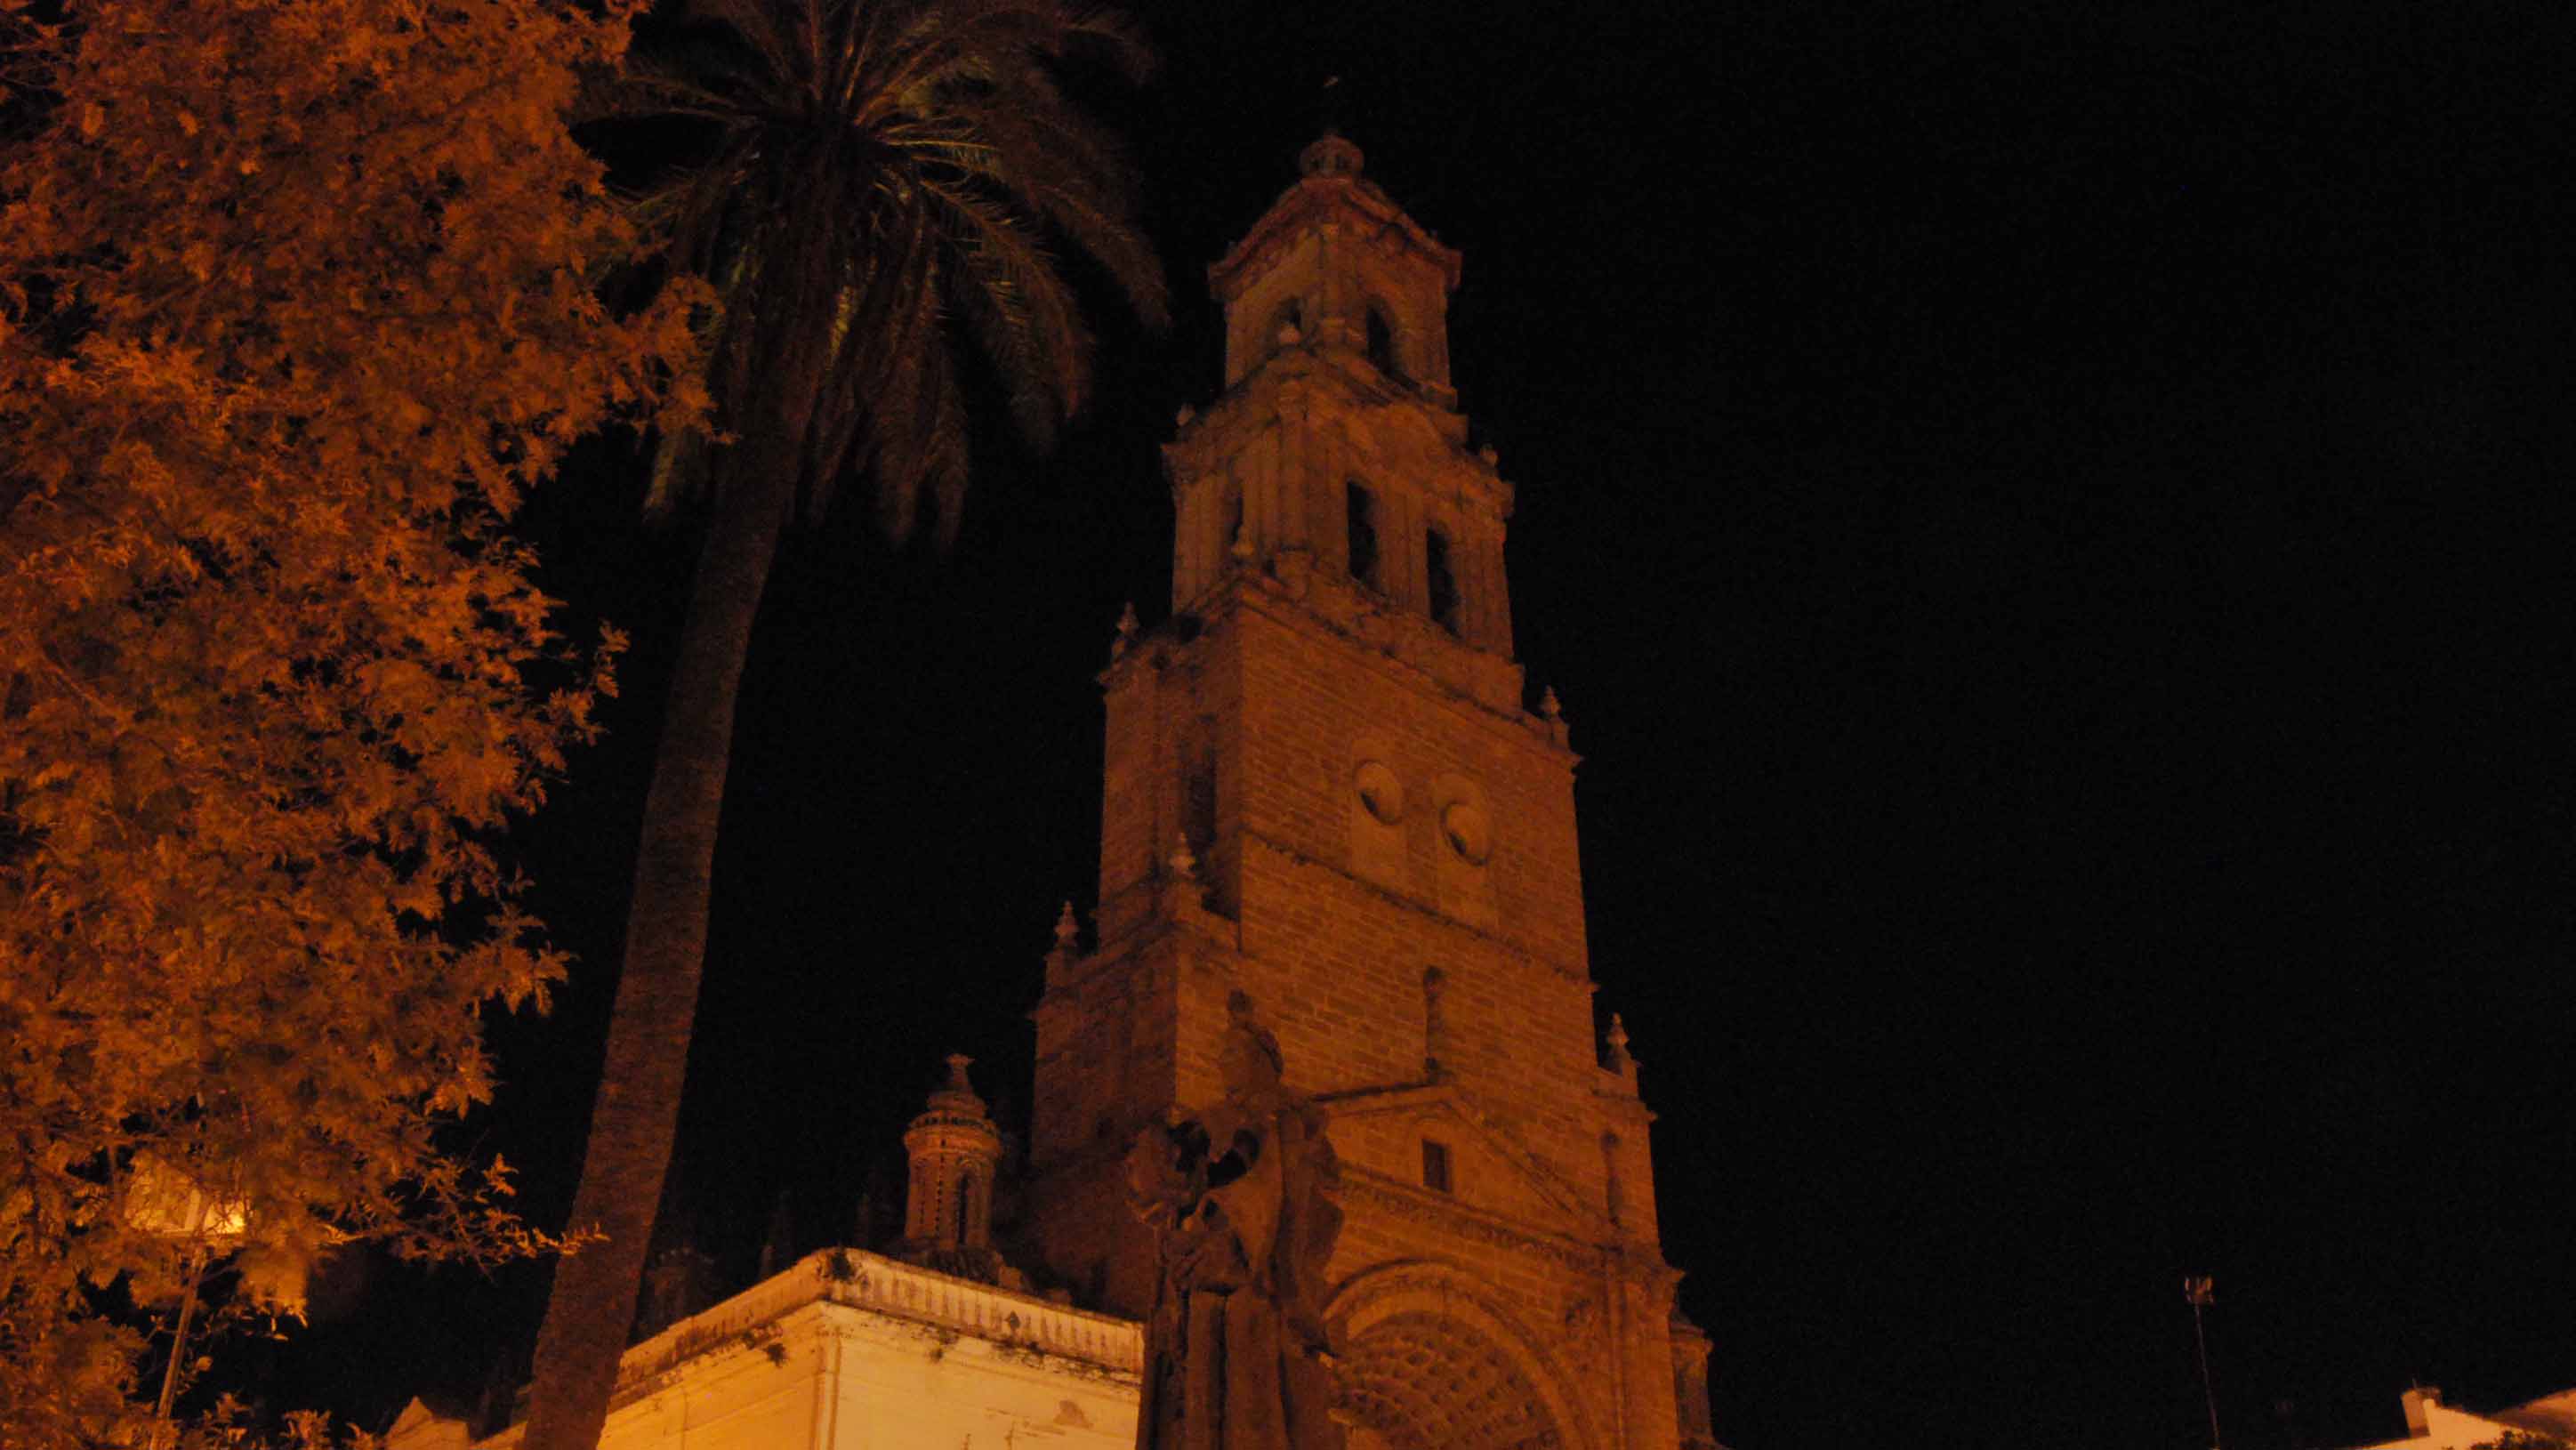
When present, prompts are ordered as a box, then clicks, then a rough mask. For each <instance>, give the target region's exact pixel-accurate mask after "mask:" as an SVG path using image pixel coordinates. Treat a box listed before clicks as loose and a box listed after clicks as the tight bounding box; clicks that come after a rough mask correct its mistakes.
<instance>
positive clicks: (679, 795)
mask: <svg viewBox="0 0 2576 1450" xmlns="http://www.w3.org/2000/svg"><path fill="white" fill-rule="evenodd" d="M1095 54H1096V55H1098V56H1101V57H1103V58H1106V59H1107V60H1109V61H1111V62H1114V63H1115V64H1117V65H1118V66H1120V67H1121V68H1122V69H1123V70H1124V72H1125V73H1126V74H1127V76H1128V77H1129V78H1130V79H1131V80H1140V79H1142V77H1143V74H1144V71H1145V69H1146V67H1147V65H1148V60H1149V58H1148V56H1147V54H1146V51H1145V49H1144V47H1143V45H1142V44H1141V43H1140V42H1139V41H1138V40H1137V39H1136V38H1135V37H1134V35H1133V34H1132V33H1131V32H1130V31H1129V30H1128V29H1127V28H1126V27H1125V25H1124V23H1123V22H1122V21H1120V20H1119V19H1118V18H1117V17H1115V16H1112V15H1107V14H1103V13H1099V12H1091V11H1083V10H1076V9H1074V8H1072V7H1071V6H1069V5H1067V4H1065V3H1062V0H699V3H697V4H695V5H694V6H692V7H691V13H689V14H686V15H684V16H683V17H682V19H681V23H680V24H679V26H678V27H677V29H676V32H675V43H674V45H673V46H672V47H670V48H669V50H668V51H667V52H665V53H663V54H661V55H659V56H647V57H641V58H639V60H638V62H637V65H636V68H635V70H634V73H633V74H632V75H630V76H629V77H628V78H627V79H626V81H625V82H624V83H623V86H622V94H621V104H620V105H619V107H618V109H619V110H620V111H621V112H623V113H626V114H630V115H633V114H656V115H662V116H671V117H680V118H686V119H687V120H689V121H691V122H693V123H695V124H696V125H697V126H698V127H700V128H701V134H702V135H703V136H704V137H705V138H706V142H707V146H706V150H705V151H704V152H703V159H702V160H699V161H697V162H696V163H695V164H692V165H690V166H688V167H686V168H684V169H682V170H681V171H680V172H678V173H677V174H676V175H675V176H674V177H673V178H672V179H671V180H670V181H669V182H668V183H667V184H665V185H662V186H660V187H659V188H657V189H656V190H654V191H652V192H651V193H649V194H648V195H647V196H646V197H644V198H643V200H642V205H643V207H644V209H645V214H646V215H647V216H648V217H649V218H651V219H652V220H653V221H655V222H656V223H657V225H658V227H659V231H658V235H660V236H661V237H662V238H663V239H664V240H665V241H666V243H667V251H666V253H665V256H666V258H667V261H668V263H669V264H670V266H671V267H672V268H673V269H674V270H684V271H686V272H690V273H694V274H695V275H697V276H698V277H700V278H703V279H704V280H705V281H706V282H707V283H708V284H709V285H710V286H711V287H712V289H713V292H714V307H713V310H712V314H711V315H712V318H713V320H712V322H711V324H710V326H711V334H710V336H709V338H708V342H709V361H708V374H707V383H708V391H709V394H710V396H711V398H712V399H713V401H714V404H715V416H716V422H717V423H718V424H719V425H720V426H721V428H722V429H723V430H724V434H707V435H699V436H686V437H679V438H671V439H666V440H665V441H664V445H663V447H662V448H661V449H660V450H659V452H658V454H657V456H656V460H655V466H654V479H653V490H652V498H651V505H652V506H656V507H660V506H667V505H668V504H669V503H671V502H672V501H673V500H674V499H675V498H677V497H678V496H680V495H681V494H683V493H684V492H687V491H689V490H690V489H692V488H705V489H708V490H711V491H712V495H713V507H712V509H711V510H710V511H709V523H708V525H707V535H706V540H705V543H704V545H703V552H702V553H701V555H700V557H699V561H698V567H697V574H696V578H695V580H694V581H693V583H692V585H691V592H690V596H689V607H688V615H687V620H686V623H685V624H684V625H683V626H682V631H681V637H680V649H679V656H678V659H677V662H676V665H675V670H674V675H673V679H672V683H671V687H670V699H669V701H668V703H667V705H666V707H665V715H664V720H663V728H662V737H661V742H660V745H659V748H658V754H657V756H656V758H655V761H654V768H653V782H652V785H651V788H650V790H649V792H648V793H647V795H646V797H645V806H644V829H643V839H642V843H641V846H640V848H639V852H638V857H637V861H636V867H635V892H634V899H633V901H632V903H631V904H630V906H629V908H628V915H627V926H626V949H625V965H624V970H623V973H622V975H621V976H620V978H619V980H618V987H617V1000H616V1005H615V1008H614V1010H613V1015H612V1017H611V1019H610V1023H609V1034H608V1056H607V1063H606V1067H605V1070H604V1075H603V1077H602V1079H601V1082H600V1087H599V1096H598V1099H597V1101H596V1103H595V1105H594V1106H593V1108H592V1110H591V1129H590V1141H589V1145H588V1148H587V1150H586V1153H585V1156H584V1159H583V1163H582V1176H581V1185H580V1188H579V1190H578V1192H577V1194H576V1196H575V1198H574V1200H573V1212H572V1224H573V1226H574V1227H575V1228H576V1229H577V1230H579V1229H596V1230H598V1231H600V1232H601V1233H603V1234H604V1235H605V1239H604V1241H603V1242H599V1243H595V1244H592V1245H589V1246H588V1247H585V1248H583V1249H582V1250H581V1251H580V1252H578V1253H576V1254H574V1255H572V1256H571V1257H569V1258H567V1259H565V1260H563V1261H562V1262H561V1263H560V1264H559V1265H558V1266H557V1268H556V1270H555V1282H554V1289H553V1294H552V1297H551V1298H550V1299H549V1301H548V1303H547V1306H546V1318H545V1326H544V1328H543V1330H542V1332H541V1333H540V1335H539V1338H538V1341H537V1352H536V1366H535V1382H534V1384H533V1385H532V1386H531V1389H532V1394H533V1405H532V1409H531V1414H530V1418H529V1422H528V1432H527V1440H526V1445H527V1450H592V1447H593V1446H595V1445H596V1444H597V1442H598V1438H599V1432H600V1427H601V1425H602V1424H603V1422H604V1421H605V1419H606V1416H607V1410H608V1400H609V1395H610V1393H611V1391H612V1390H613V1389H614V1387H615V1381H616V1372H617V1361H618V1356H619V1354H620V1352H621V1351H622V1350H623V1349H624V1348H625V1344H626V1332H627V1328H628V1326H629V1324H630V1323H631V1321H632V1319H633V1316H634V1312H635V1301H636V1292H637V1286H638V1284H639V1282H640V1280H641V1277H642V1273H643V1266H644V1253H645V1246H646V1241H647V1239H648V1237H649V1234H650V1232H651V1228H652V1215H653V1206H654V1204H655V1203H656V1202H657V1201H658V1200H659V1198H660V1196H661V1186H662V1179H663V1175H664V1171H665V1169H666V1168H667V1167H668V1165H669V1162H670V1156H671V1143H672V1136H673V1132H674V1128H675V1124H676V1122H677V1118H678V1112H679V1103H680V1088H681V1080H682V1075H683V1069H684V1067H685V1065H686V1060H687V1057H688V1046H689V1032H690V1025H691V1019H692V1017H693V1016H694V1014H695V1011H696V1006H697V996H698V976H699V970H700V966H701V961H702V957H703V953H704V948H705V942H706V922H707V896H708V880H709V871H710V867H711V866H712V863H713V860H714V854H715V843H716V824H717V816H718V812H719V810H720V808H721V806H722V803H723V797H724V781H725V766H726V759H727V755H728V753H729V751H730V748H731V745H732V738H733V712H734V696H735V689H736V686H737V684H738V682H739V681H740V680H741V677H742V666H743V658H744V655H745V652H746V650H747V647H748V645H749V642H750V636H751V625H752V617H753V615H754V614H755V612H756V611H757V609H758V606H759V603H760V596H761V591H762V589H763V587H764V586H765V584H766V582H767V580H768V576H769V570H770V566H771V562H772V560H773V558H774V556H775V555H776V553H777V550H778V545H779V541H780V538H781V535H782V533H783V531H784V530H785V529H786V528H787V527H788V525H789V524H790V523H791V521H792V520H793V519H794V518H795V517H796V516H797V515H799V514H800V513H801V514H803V515H806V516H810V515H811V514H812V513H813V512H814V511H815V510H818V509H820V508H821V507H823V506H824V505H825V504H826V503H828V502H829V500H830V497H831V494H832V491H833V487H834V485H835V484H836V483H837V482H838V481H839V480H841V479H842V478H844V477H856V478H863V479H866V480H868V481H869V482H871V483H872V484H873V485H874V489H875V494H876V500H877V504H878V507H879V512H880V518H881V521H882V522H883V524H884V525H885V527H886V528H887V530H888V531H889V532H891V533H892V534H894V535H895V536H897V537H902V536H905V535H908V534H910V533H912V532H913V531H914V529H915V526H916V523H917V522H918V521H919V520H920V519H921V517H922V515H923V513H924V512H925V504H927V505H928V511H929V512H931V513H932V514H933V515H934V516H935V520H936V529H937V532H938V534H939V537H940V538H941V540H942V542H943V543H944V542H945V541H946V540H947V539H948V538H950V537H951V536H953V533H954V531H955V528H956V525H957V514H958V505H959V503H960V501H961V498H962V496H963V493H964V490H965V486H966V480H967V457H966V443H965V427H964V423H965V410H964V407H963V405H962V402H961V398H960V393H959V386H958V383H959V379H958V367H959V358H958V355H957V348H958V344H959V342H960V340H961V339H960V338H959V337H958V336H956V334H957V333H959V332H960V331H962V333H963V335H964V339H971V342H972V343H973V344H974V345H975V346H976V347H978V348H979V349H980V350H981V352H982V353H983V354H984V355H985V356H986V357H987V358H988V359H989V360H990V362H991V363H992V365H993V368H992V371H993V373H994V374H995V375H996V376H997V377H998V378H999V379H1000V380H1001V382H1002V384H1003V386H1004V387H1005V388H1006V389H1007V390H1008V393H1009V397H1010V404H1011V410H1012V414H1013V416H1014V418H1015V419H1016V421H1017V422H1018V424H1019V425H1020V428H1021V431H1022V432H1023V433H1024V435H1026V436H1027V437H1028V438H1029V439H1030V440H1031V441H1032V442H1033V443H1036V444H1038V445H1041V446H1042V445H1044V444H1045V443H1046V442H1047V441H1049V439H1050V437H1051V434H1052V431H1053V429H1054V427H1055V425H1056V424H1057V422H1058V421H1059V420H1060V419H1061V418H1063V417H1064V416H1066V415H1068V414H1070V413H1072V412H1073V411H1075V410H1076V409H1078V408H1079V407H1080V406H1081V405H1082V403H1083V400H1084V394H1085V391H1086V388H1087V385H1088V354H1089V351H1090V338H1089V336H1088V333H1087V331H1086V329H1085V328H1084V325H1083V320H1082V316H1081V312H1080V309H1079V308H1078V306H1077V305H1076V303H1075V299H1074V297H1073V294H1072V289H1071V287H1070V286H1069V285H1068V283H1067V282H1066V280H1065V278H1064V277H1063V276H1062V275H1061V274H1060V273H1059V272H1058V271H1057V268H1056V263H1055V259H1054V257H1053V256H1052V255H1051V254H1050V252H1049V243H1050V242H1069V243H1071V244H1072V245H1073V246H1074V247H1077V248H1079V249H1080V250H1081V251H1083V252H1085V253H1088V254H1089V255H1090V257H1091V258H1092V259H1093V260H1095V261H1096V262H1098V263H1099V264H1100V266H1101V268H1102V269H1103V270H1104V271H1105V272H1106V273H1107V274H1108V275H1109V277H1110V278H1112V279H1113V280H1114V281H1115V282H1116V283H1117V284H1118V285H1119V286H1120V287H1121V289H1122V290H1123V291H1124V292H1125V293H1126V295H1127V297H1128V299H1129V300H1130V301H1131V302H1132V303H1133V305H1134V306H1135V307H1136V308H1137V310H1138V311H1139V312H1140V313H1141V314H1142V315H1143V316H1144V317H1145V318H1146V320H1147V321H1148V322H1149V323H1152V324H1153V325H1155V326H1158V327H1159V326H1161V325H1162V324H1163V322H1164V321H1165V311H1166V298H1165V293H1164V287H1163V280H1162V272H1161V268H1160V267H1159V265H1158V264H1157V263H1156V261H1155V259H1154V256H1153V253H1152V251H1151V250H1150V248H1148V246H1147V245H1146V244H1145V242H1144V241H1143V240H1142V239H1141V238H1140V237H1139V235H1138V234H1137V230H1136V225H1135V220H1134V218H1135V191H1134V186H1133V181H1132V177H1131V173H1130V171H1129V168H1128V167H1127V165H1126V163H1125V162H1124V160H1123V158H1122V157H1121V155H1120V153H1119V151H1118V149H1117V148H1116V147H1115V146H1114V145H1113V144H1112V143H1111V142H1110V140H1109V138H1108V137H1107V136H1106V135H1105V134H1104V133H1103V131H1102V130H1101V129H1100V128H1099V127H1098V125H1097V124H1096V123H1094V122H1093V121H1092V120H1091V119H1090V118H1088V117H1087V116H1086V115H1084V114H1083V113H1082V112H1081V111H1080V110H1079V109H1078V108H1077V107H1076V106H1075V105H1074V104H1073V103H1072V102H1071V101H1069V100H1068V99H1067V97H1066V96H1065V94H1064V92H1063V91H1062V89H1061V88H1060V87H1059V85H1058V71H1057V67H1059V66H1060V65H1062V64H1064V63H1066V62H1068V61H1070V60H1076V59H1081V58H1085V57H1088V56H1091V55H1095ZM952 320H955V321H962V322H963V324H964V326H963V328H962V329H958V328H953V327H951V326H950V323H951V322H952ZM725 435H730V436H729V437H727V436H725Z"/></svg>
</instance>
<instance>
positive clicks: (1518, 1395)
mask: <svg viewBox="0 0 2576 1450" xmlns="http://www.w3.org/2000/svg"><path fill="white" fill-rule="evenodd" d="M1341 1383H1342V1403H1343V1408H1344V1410H1345V1411H1346V1412H1347V1413H1348V1414H1349V1416H1350V1418H1351V1420H1352V1421H1353V1422H1354V1426H1355V1433H1353V1434H1352V1436H1351V1437H1350V1443H1351V1450H1371V1446H1370V1442H1371V1441H1372V1440H1374V1441H1376V1442H1377V1443H1378V1444H1380V1445H1383V1446H1385V1447H1386V1450H1453V1447H1454V1450H1468V1447H1471V1446H1472V1447H1475V1450H1565V1437H1564V1436H1563V1435H1562V1434H1561V1433H1560V1432H1559V1431H1558V1429H1557V1426H1556V1421H1555V1417H1554V1416H1552V1415H1551V1414H1549V1413H1548V1410H1547V1407H1546V1405H1545V1404H1544V1403H1543V1402H1542V1401H1541V1399H1540V1396H1539V1392H1538V1387H1537V1386H1536V1385H1534V1384H1532V1383H1531V1382H1530V1378H1529V1376H1528V1375H1527V1374H1526V1373H1524V1372H1523V1370H1522V1369H1521V1367H1520V1365H1519V1364H1518V1363H1517V1362H1516V1361H1515V1359H1514V1357H1513V1356H1512V1355H1511V1354H1510V1353H1509V1352H1508V1351H1506V1350H1505V1349H1504V1348H1503V1347H1502V1346H1501V1345H1498V1344H1496V1343H1494V1342H1493V1341H1492V1340H1490V1339H1487V1338H1486V1337H1485V1336H1483V1335H1481V1334H1479V1333H1477V1332H1476V1331H1475V1330H1473V1329H1471V1328H1469V1327H1467V1326H1466V1325H1464V1324H1462V1323H1460V1322H1459V1321H1457V1320H1455V1319H1450V1318H1445V1317H1443V1316H1441V1315H1438V1314H1435V1313H1430V1312H1416V1313H1411V1314H1398V1315H1395V1316H1394V1317H1392V1318H1389V1319H1385V1320H1382V1321H1380V1322H1379V1323H1378V1324H1376V1325H1374V1326H1372V1327H1371V1328H1370V1329H1369V1330H1368V1331H1367V1332H1366V1333H1363V1334H1361V1335H1359V1336H1358V1337H1357V1338H1355V1339H1353V1340H1352V1341H1351V1343H1350V1344H1349V1345H1348V1347H1347V1348H1345V1350H1344V1351H1343V1354H1342V1362H1341Z"/></svg>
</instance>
